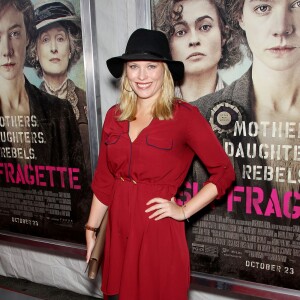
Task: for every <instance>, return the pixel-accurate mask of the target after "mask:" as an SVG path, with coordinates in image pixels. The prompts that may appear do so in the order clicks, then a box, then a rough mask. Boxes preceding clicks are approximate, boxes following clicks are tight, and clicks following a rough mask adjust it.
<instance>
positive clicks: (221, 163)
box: [186, 106, 235, 198]
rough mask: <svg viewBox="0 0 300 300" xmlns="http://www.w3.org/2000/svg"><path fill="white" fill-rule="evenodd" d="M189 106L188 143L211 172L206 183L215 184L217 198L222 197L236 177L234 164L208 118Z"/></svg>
mask: <svg viewBox="0 0 300 300" xmlns="http://www.w3.org/2000/svg"><path fill="white" fill-rule="evenodd" d="M187 108H188V109H191V112H190V114H191V117H190V118H189V122H188V124H187V130H186V132H187V135H186V137H187V143H188V144H189V146H190V147H191V148H192V149H193V150H194V151H195V153H196V154H197V156H198V157H199V159H200V160H201V161H202V163H203V164H204V166H205V167H206V169H207V171H208V173H209V174H210V177H209V178H208V180H207V181H206V182H205V183H204V184H207V183H209V182H211V183H213V184H215V185H216V187H217V190H218V196H217V198H220V197H221V196H223V195H224V194H225V192H226V190H227V189H228V188H229V187H230V185H231V184H232V182H233V181H234V179H235V173H234V169H233V166H232V164H231V162H230V160H229V158H228V156H227V154H226V153H225V151H224V149H223V148H222V146H221V144H220V142H219V141H218V139H217V137H216V136H215V134H214V132H213V131H212V129H211V126H210V125H209V123H208V122H207V120H206V119H205V118H204V117H203V116H202V115H201V113H200V112H199V110H198V109H197V108H196V107H190V106H188V107H187Z"/></svg>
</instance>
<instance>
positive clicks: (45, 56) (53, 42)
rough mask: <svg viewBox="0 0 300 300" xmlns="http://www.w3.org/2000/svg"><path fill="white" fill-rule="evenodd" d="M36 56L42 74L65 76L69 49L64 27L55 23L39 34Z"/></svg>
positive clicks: (69, 54)
mask: <svg viewBox="0 0 300 300" xmlns="http://www.w3.org/2000/svg"><path fill="white" fill-rule="evenodd" d="M37 56H38V60H39V63H40V65H41V67H42V70H43V74H47V75H48V76H61V75H66V76H67V69H68V65H69V59H70V56H71V51H70V40H69V36H68V33H67V31H66V30H65V28H64V27H62V26H61V25H59V24H58V23H55V24H54V25H52V26H49V27H47V28H46V29H45V30H43V31H42V32H41V33H40V34H39V37H38V40H37Z"/></svg>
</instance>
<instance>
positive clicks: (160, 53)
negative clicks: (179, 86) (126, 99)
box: [106, 28, 184, 81]
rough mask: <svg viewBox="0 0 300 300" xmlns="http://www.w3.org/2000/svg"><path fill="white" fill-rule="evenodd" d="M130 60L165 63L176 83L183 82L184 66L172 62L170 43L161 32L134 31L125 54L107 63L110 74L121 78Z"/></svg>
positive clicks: (178, 62) (148, 30) (141, 29)
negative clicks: (125, 65)
mask: <svg viewBox="0 0 300 300" xmlns="http://www.w3.org/2000/svg"><path fill="white" fill-rule="evenodd" d="M130 60H150V61H152V60H153V61H162V62H165V63H166V64H167V65H168V67H169V70H170V72H171V74H172V77H173V79H174V81H177V80H181V79H182V78H183V74H184V65H183V63H182V62H181V61H174V60H172V57H171V53H170V47H169V42H168V40H167V38H166V36H165V35H164V33H162V32H160V31H155V30H150V29H144V28H140V29H137V30H136V31H134V32H133V33H132V34H131V36H130V38H129V40H128V43H127V46H126V50H125V53H124V54H123V55H121V56H117V57H113V58H110V59H108V60H107V61H106V64H107V67H108V69H109V71H110V73H111V74H112V75H113V76H114V77H116V78H119V77H121V76H122V74H123V68H124V63H125V62H127V61H130Z"/></svg>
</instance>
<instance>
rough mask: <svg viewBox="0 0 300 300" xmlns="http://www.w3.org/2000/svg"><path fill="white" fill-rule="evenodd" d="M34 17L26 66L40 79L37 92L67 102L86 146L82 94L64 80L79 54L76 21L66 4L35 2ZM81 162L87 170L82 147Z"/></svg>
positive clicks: (83, 92) (79, 31) (78, 31)
mask: <svg viewBox="0 0 300 300" xmlns="http://www.w3.org/2000/svg"><path fill="white" fill-rule="evenodd" d="M34 13H35V22H36V28H37V30H38V34H37V39H36V42H35V43H34V44H33V45H32V47H31V48H30V49H29V56H30V62H29V63H30V65H31V66H33V67H34V68H35V70H36V72H37V74H38V76H39V77H41V78H43V81H42V83H41V85H40V89H41V90H43V91H45V92H47V93H49V94H51V95H55V96H57V97H58V98H60V99H66V100H68V101H69V102H70V104H71V105H72V108H73V111H74V114H75V116H76V120H77V123H78V126H79V130H80V136H81V139H82V144H83V145H89V133H88V120H87V104H86V95H85V91H83V90H82V89H80V88H79V87H77V86H76V85H75V83H74V82H73V81H72V80H71V79H69V78H68V73H69V71H70V70H71V68H72V66H74V65H75V64H76V63H77V62H78V60H79V59H80V57H81V54H82V51H83V48H82V35H81V25H80V18H79V17H78V16H77V15H76V14H75V10H74V7H73V5H72V4H71V3H70V2H69V1H66V0H63V1H59V2H57V1H42V2H38V4H36V5H35V7H34ZM84 159H85V164H86V166H90V154H89V147H84ZM88 169H90V168H89V167H88Z"/></svg>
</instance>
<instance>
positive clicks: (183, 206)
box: [181, 205, 190, 222]
mask: <svg viewBox="0 0 300 300" xmlns="http://www.w3.org/2000/svg"><path fill="white" fill-rule="evenodd" d="M185 207H186V205H182V206H181V209H182V212H183V216H184V219H185V220H187V221H188V222H190V220H189V219H188V218H187V217H186V215H185V212H184V209H183V208H185Z"/></svg>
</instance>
